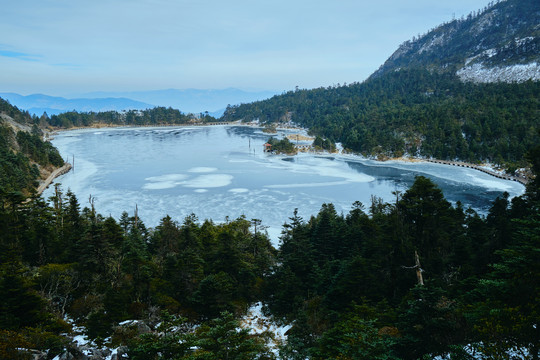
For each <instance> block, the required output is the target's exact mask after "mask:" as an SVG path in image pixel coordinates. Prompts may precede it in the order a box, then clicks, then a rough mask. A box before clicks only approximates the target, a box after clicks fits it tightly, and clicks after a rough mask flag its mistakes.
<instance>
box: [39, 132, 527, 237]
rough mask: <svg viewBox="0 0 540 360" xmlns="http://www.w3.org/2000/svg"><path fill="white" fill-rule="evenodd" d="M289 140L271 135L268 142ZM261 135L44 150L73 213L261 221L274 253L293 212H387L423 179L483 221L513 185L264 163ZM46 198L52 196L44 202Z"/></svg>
mask: <svg viewBox="0 0 540 360" xmlns="http://www.w3.org/2000/svg"><path fill="white" fill-rule="evenodd" d="M292 132H293V131H286V130H284V131H279V134H278V136H277V137H281V136H284V135H285V134H287V133H292ZM268 138H269V135H268V134H264V133H263V132H262V131H261V129H259V128H254V127H247V126H207V127H178V128H174V127H160V128H108V129H84V130H74V131H66V132H61V133H59V134H58V135H56V137H55V138H54V140H53V144H54V145H55V146H56V147H57V148H58V149H59V150H60V153H61V154H62V156H63V157H64V158H67V159H68V160H69V161H70V162H71V161H72V159H73V158H74V160H75V163H74V171H71V172H69V173H68V174H66V175H63V176H62V177H60V178H58V179H57V180H56V182H60V183H61V184H62V188H63V189H64V190H67V189H68V188H69V189H71V190H72V191H73V192H74V193H75V194H76V195H77V197H78V199H79V202H80V203H81V206H82V207H84V206H88V198H89V196H90V195H91V196H92V197H94V198H95V206H96V209H97V211H98V212H100V213H101V214H103V215H104V216H108V215H112V216H113V217H114V218H116V219H118V218H119V217H120V215H121V214H122V212H123V211H127V212H128V213H129V214H130V215H133V213H134V210H135V206H137V207H138V210H139V216H140V218H141V219H142V221H143V222H144V223H145V224H146V226H151V227H154V226H157V225H158V224H159V222H160V219H162V218H163V217H164V216H165V215H167V214H168V215H170V216H171V217H172V218H173V219H174V220H176V221H179V222H182V221H183V219H184V217H185V216H187V215H189V214H191V213H194V214H195V215H197V217H198V218H199V219H200V220H203V219H207V218H210V219H212V220H213V221H215V222H221V221H225V217H226V216H228V217H229V218H230V219H234V218H236V217H238V216H241V215H245V216H246V218H247V219H254V218H256V219H261V220H262V221H263V225H266V226H268V227H269V228H268V232H269V234H270V236H271V237H272V239H273V241H274V243H275V244H277V243H278V240H277V239H278V237H279V234H280V231H281V226H282V225H283V223H285V222H286V221H288V218H289V217H290V216H292V214H293V211H294V209H295V208H298V213H299V215H300V216H302V217H303V218H304V219H306V220H307V219H309V217H310V216H311V215H314V214H316V213H317V212H318V211H319V209H320V207H321V205H322V204H323V203H330V202H331V203H333V204H334V205H335V207H336V209H337V210H338V211H339V212H343V213H347V212H348V211H349V210H350V209H351V205H352V203H353V202H355V201H361V202H362V203H363V204H364V205H365V206H366V208H368V207H369V205H370V203H371V195H376V196H378V197H381V198H382V199H384V200H385V201H387V202H392V201H394V199H395V195H393V194H392V192H394V191H401V192H404V191H406V189H407V188H408V187H409V186H410V185H411V184H412V183H413V182H414V178H415V176H417V175H423V176H426V177H429V178H431V179H432V180H433V181H434V182H435V183H436V184H437V185H438V186H439V187H440V188H441V189H442V190H443V193H444V195H445V197H446V198H447V199H448V200H449V201H451V202H453V203H455V202H457V201H461V202H462V203H463V204H464V205H465V207H469V206H471V207H472V208H474V209H475V210H477V211H479V212H481V213H485V212H487V210H488V209H489V207H490V203H491V202H492V201H493V200H494V199H495V198H496V197H497V196H500V195H502V194H503V192H505V191H506V192H508V193H509V194H510V196H517V195H521V194H522V193H523V192H524V187H523V186H522V185H520V184H519V183H516V182H512V181H506V180H500V179H497V178H495V177H492V176H490V175H487V174H484V173H482V172H479V171H476V170H473V169H468V168H459V167H453V166H445V165H439V164H432V163H424V162H414V163H407V162H398V161H387V162H377V161H373V160H366V159H363V158H360V157H357V156H351V155H316V154H299V155H297V156H294V157H291V156H281V155H270V154H266V153H263V151H262V149H263V144H264V143H265V142H266V141H267V140H268ZM53 192H54V188H53V186H51V187H49V188H48V189H47V190H46V191H45V192H44V194H43V196H44V197H45V198H48V197H50V196H51V195H52V194H53Z"/></svg>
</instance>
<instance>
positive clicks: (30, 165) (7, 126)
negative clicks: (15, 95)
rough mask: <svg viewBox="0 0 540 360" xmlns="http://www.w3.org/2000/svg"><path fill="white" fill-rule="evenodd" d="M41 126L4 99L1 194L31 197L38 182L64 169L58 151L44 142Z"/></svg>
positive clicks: (0, 107) (1, 108) (0, 132)
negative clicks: (59, 169) (61, 167)
mask: <svg viewBox="0 0 540 360" xmlns="http://www.w3.org/2000/svg"><path fill="white" fill-rule="evenodd" d="M38 122H39V119H37V118H32V117H30V116H29V115H28V113H25V112H21V111H20V110H19V109H17V108H16V107H13V106H11V105H10V104H9V103H7V102H6V101H4V100H3V99H1V98H0V193H3V194H12V195H14V194H17V193H19V194H20V195H22V194H23V193H24V194H26V195H28V194H30V193H31V192H33V191H35V189H36V187H37V180H39V179H40V178H44V177H46V176H47V175H48V174H49V173H50V172H51V171H52V170H53V169H55V168H58V167H60V166H62V165H64V161H63V160H62V157H61V156H60V154H59V153H58V150H57V149H56V148H55V147H54V146H53V145H52V144H51V143H50V142H47V141H43V140H42V139H41V137H42V136H41V135H42V131H41V130H40V129H39V127H38Z"/></svg>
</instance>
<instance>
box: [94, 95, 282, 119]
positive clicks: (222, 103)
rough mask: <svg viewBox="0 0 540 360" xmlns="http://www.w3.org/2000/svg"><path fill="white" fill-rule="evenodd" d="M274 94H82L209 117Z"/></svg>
mask: <svg viewBox="0 0 540 360" xmlns="http://www.w3.org/2000/svg"><path fill="white" fill-rule="evenodd" d="M276 93H277V92H275V91H245V90H240V89H235V88H227V89H166V90H152V91H128V92H104V91H102V92H93V93H87V94H83V95H84V97H89V98H102V97H126V98H129V99H133V100H137V101H142V102H145V103H149V104H153V105H156V106H165V107H169V106H170V107H172V108H175V109H179V110H180V111H182V112H185V113H195V114H196V113H200V112H205V111H208V112H209V113H210V115H213V116H217V117H219V116H221V114H223V111H224V110H225V108H226V107H227V105H237V104H242V103H250V102H253V101H257V100H263V99H268V98H270V97H272V96H274V95H276Z"/></svg>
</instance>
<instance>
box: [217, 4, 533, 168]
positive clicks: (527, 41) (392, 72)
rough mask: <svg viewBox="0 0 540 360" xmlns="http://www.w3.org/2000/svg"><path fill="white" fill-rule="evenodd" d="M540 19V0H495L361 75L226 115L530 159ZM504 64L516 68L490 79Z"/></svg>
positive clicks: (399, 147) (361, 138) (382, 141)
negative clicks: (527, 155) (356, 79)
mask: <svg viewBox="0 0 540 360" xmlns="http://www.w3.org/2000/svg"><path fill="white" fill-rule="evenodd" d="M539 23H540V2H538V1H535V0H506V1H500V2H497V3H492V4H490V6H489V7H487V8H486V9H483V10H482V11H478V12H475V13H473V14H470V15H469V16H468V17H466V18H462V19H455V20H453V21H451V22H449V23H447V24H443V25H441V26H440V27H437V28H436V29H433V30H431V31H429V32H428V33H427V34H425V35H423V36H420V37H419V38H418V39H416V38H415V39H413V40H412V41H407V42H405V43H404V44H403V45H402V46H401V47H400V48H399V49H398V50H397V51H396V52H395V53H394V54H393V55H392V56H391V57H390V58H389V59H388V60H387V61H386V62H385V63H384V64H383V65H382V66H381V68H380V69H379V70H378V71H376V72H375V73H374V74H373V75H372V76H371V77H370V78H369V79H368V80H366V81H365V82H363V83H353V84H351V85H343V86H340V85H339V84H338V86H332V87H328V88H319V89H313V90H296V91H289V92H287V93H284V94H282V95H279V96H274V97H273V98H271V99H268V100H265V101H258V102H254V103H251V104H241V105H236V106H232V107H229V108H227V110H226V111H225V114H224V115H223V117H222V119H223V120H226V121H234V120H243V121H253V120H259V121H261V122H264V123H269V122H280V121H281V122H287V121H289V120H291V121H293V122H295V123H297V124H299V125H301V126H304V127H307V128H309V129H310V131H311V132H312V133H313V134H315V135H320V136H323V137H326V138H328V139H330V140H332V141H335V142H341V143H343V146H344V147H345V148H346V149H349V150H351V151H354V152H359V153H362V154H364V155H367V156H378V157H393V156H402V155H404V154H405V155H409V156H422V157H433V158H438V159H443V160H456V159H459V160H464V161H470V162H479V161H489V162H494V163H498V164H501V165H506V166H507V167H508V166H510V167H515V166H516V165H517V166H524V165H526V164H525V161H524V155H525V153H526V152H527V150H528V149H530V148H531V147H532V146H534V145H535V144H537V143H538V141H539V137H538V133H537V129H538V124H539V122H540V113H539V108H540V81H539V80H540V68H539V67H538V62H539V61H540V55H539V54H540V47H539V41H540V33H539V31H540V30H539V29H538V24H539ZM516 64H518V65H519V66H522V67H519V68H514V69H513V70H512V69H510V68H511V67H512V66H514V65H516ZM472 66H476V67H474V69H477V68H478V67H480V68H481V69H484V70H485V69H488V70H487V71H488V73H489V74H487V73H482V72H478V73H475V74H474V76H472V75H471V74H470V71H469V72H467V71H468V70H467V71H465V70H466V69H465V67H472ZM480 68H478V69H480ZM471 69H472V68H471ZM474 69H473V70H474ZM497 69H499V70H501V69H502V70H501V71H502V73H504V74H507V75H508V74H517V75H519V76H518V77H512V76H507V77H500V78H497V79H495V80H493V79H494V78H490V79H491V80H489V79H488V78H489V76H491V75H494V74H495V73H497V71H499V70H497ZM514 70H515V71H514ZM471 71H472V70H471ZM482 71H483V70H482ZM467 74H469V75H471V76H469V75H467ZM465 75H467V76H469V77H466V76H465ZM488 75H489V76H488ZM464 76H465V77H464ZM476 78H480V80H478V81H476V80H475V81H463V80H467V79H476ZM482 79H484V80H485V81H483V80H482ZM488 80H489V81H488Z"/></svg>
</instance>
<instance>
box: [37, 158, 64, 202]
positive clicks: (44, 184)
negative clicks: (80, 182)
mask: <svg viewBox="0 0 540 360" xmlns="http://www.w3.org/2000/svg"><path fill="white" fill-rule="evenodd" d="M69 170H71V164H70V163H65V164H64V166H62V167H60V168H58V169H56V170H54V171H53V172H52V173H51V175H49V177H48V178H47V179H45V180H43V182H42V183H41V184H39V186H38V188H37V194H38V195H41V193H42V192H43V191H45V189H46V188H48V187H49V185H51V183H52V182H53V180H54V179H56V178H57V177H59V176H60V175H64V174H66V173H67V172H69Z"/></svg>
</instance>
